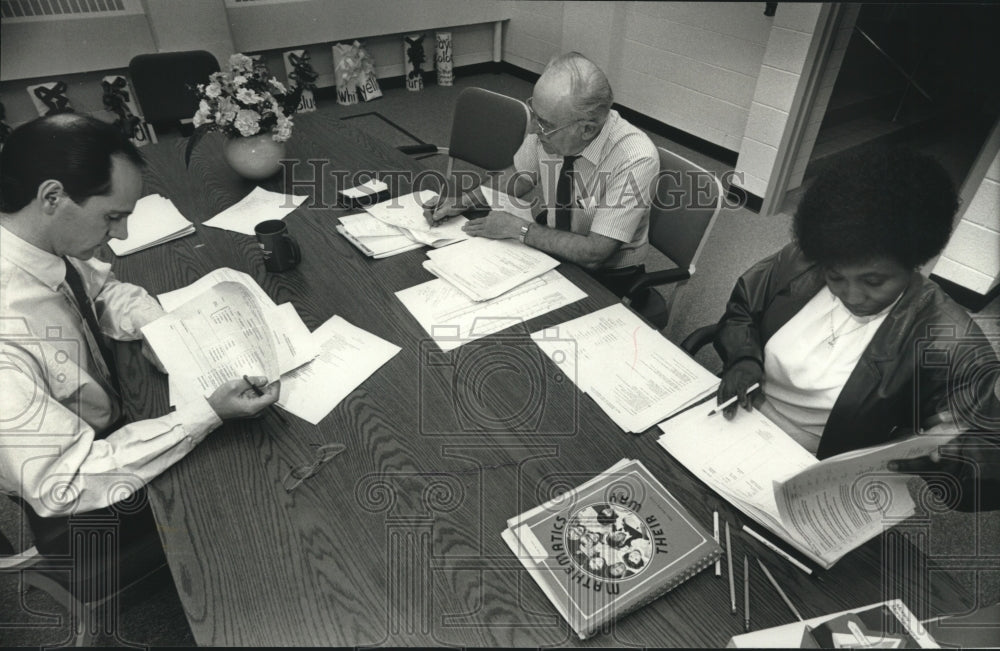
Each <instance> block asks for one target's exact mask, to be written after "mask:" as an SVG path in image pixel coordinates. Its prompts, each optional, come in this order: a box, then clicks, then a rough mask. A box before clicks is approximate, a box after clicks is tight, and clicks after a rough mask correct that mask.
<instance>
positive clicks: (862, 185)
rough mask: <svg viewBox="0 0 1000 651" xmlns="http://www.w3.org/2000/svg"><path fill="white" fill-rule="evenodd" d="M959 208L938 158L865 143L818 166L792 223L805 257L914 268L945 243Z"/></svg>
mask: <svg viewBox="0 0 1000 651" xmlns="http://www.w3.org/2000/svg"><path fill="white" fill-rule="evenodd" d="M957 208H958V197H957V196H956V194H955V186H954V184H953V183H952V181H951V178H950V177H949V176H948V173H947V172H946V171H945V170H944V168H943V167H941V165H940V164H939V163H938V162H937V161H935V160H934V159H933V158H931V157H929V156H927V155H925V154H921V153H919V152H916V151H914V150H912V149H908V148H904V147H885V146H880V147H867V148H864V149H862V150H860V151H857V152H849V153H847V154H843V155H840V156H838V157H837V158H836V159H834V160H833V161H831V162H830V163H829V165H828V166H827V167H826V168H825V169H824V170H823V171H822V172H820V174H819V176H818V177H817V178H816V180H815V181H814V182H813V184H812V185H811V186H810V187H809V189H808V190H806V193H805V195H804V196H803V197H802V201H801V203H800V204H799V208H798V210H797V211H796V213H795V220H794V223H793V229H794V232H795V238H796V240H797V241H798V244H799V247H800V248H801V249H802V252H803V253H804V254H805V256H806V257H807V258H809V259H811V260H813V261H814V262H817V263H819V264H821V265H824V266H836V265H844V264H859V263H866V262H870V261H872V260H875V259H878V258H889V259H892V260H895V261H896V262H898V263H899V264H901V265H902V266H904V267H906V268H907V269H915V268H917V267H918V266H920V265H922V264H923V263H925V262H927V261H928V260H930V259H931V258H933V257H934V256H935V255H937V254H938V253H940V252H941V250H942V249H943V248H944V245H945V244H947V243H948V238H949V237H950V235H951V227H952V221H953V219H954V216H955V211H956V210H957Z"/></svg>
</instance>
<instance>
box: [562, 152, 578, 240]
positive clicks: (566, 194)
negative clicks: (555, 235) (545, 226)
mask: <svg viewBox="0 0 1000 651" xmlns="http://www.w3.org/2000/svg"><path fill="white" fill-rule="evenodd" d="M577 158H579V156H566V157H565V158H563V165H562V169H561V170H559V180H558V181H557V182H556V228H557V229H558V230H561V231H568V230H570V226H571V225H572V222H573V163H574V162H575V161H576V159H577Z"/></svg>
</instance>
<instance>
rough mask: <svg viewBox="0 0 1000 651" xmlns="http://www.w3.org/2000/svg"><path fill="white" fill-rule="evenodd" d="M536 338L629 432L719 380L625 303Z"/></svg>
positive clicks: (661, 416)
mask: <svg viewBox="0 0 1000 651" xmlns="http://www.w3.org/2000/svg"><path fill="white" fill-rule="evenodd" d="M532 338H533V339H534V340H535V342H536V343H537V344H538V346H539V348H541V349H542V351H543V352H545V354H547V355H548V356H549V357H550V358H551V359H552V361H553V362H555V363H556V364H557V365H558V366H559V367H560V368H561V369H562V370H563V372H564V373H565V374H566V375H567V376H568V377H570V378H576V381H577V386H579V387H580V389H581V390H582V391H584V392H585V393H586V394H588V395H589V396H591V398H593V399H594V401H595V402H596V403H597V404H598V405H599V406H600V407H601V408H602V409H603V410H604V411H605V413H607V414H608V416H609V417H610V418H611V419H612V420H613V421H615V423H616V424H617V425H618V426H619V427H621V428H622V429H623V430H625V431H626V432H636V433H638V432H643V431H645V430H647V429H649V428H650V427H652V426H653V425H655V424H656V423H658V422H660V421H661V420H663V419H664V418H667V417H668V416H670V415H671V414H672V413H675V412H676V411H677V410H679V409H683V408H684V407H686V406H688V405H690V404H693V403H694V402H696V401H698V400H699V399H701V398H704V397H705V396H707V395H710V394H711V393H712V392H713V391H715V390H716V387H717V386H718V383H719V379H718V378H717V377H715V376H714V375H713V374H712V373H710V372H709V371H708V370H707V369H705V368H703V367H702V366H701V365H700V364H698V363H697V362H696V361H694V360H693V359H691V358H690V357H689V356H688V355H687V354H686V353H684V351H682V350H681V349H680V348H678V347H677V346H676V345H674V344H673V343H671V342H670V341H668V340H667V339H666V338H665V337H663V336H662V335H660V333H659V332H657V331H656V330H654V329H653V328H651V327H649V326H648V325H647V324H646V323H645V322H644V321H642V319H640V318H639V317H638V316H636V315H635V314H634V313H633V312H632V311H631V310H629V309H628V308H627V307H625V306H624V305H622V304H620V303H616V304H615V305H611V306H609V307H606V308H604V309H602V310H598V311H597V312H592V313H590V314H587V315H584V316H582V317H579V318H576V319H573V320H572V321H567V322H566V323H563V324H560V325H559V326H557V327H555V328H549V329H547V330H543V331H540V332H536V333H534V334H532Z"/></svg>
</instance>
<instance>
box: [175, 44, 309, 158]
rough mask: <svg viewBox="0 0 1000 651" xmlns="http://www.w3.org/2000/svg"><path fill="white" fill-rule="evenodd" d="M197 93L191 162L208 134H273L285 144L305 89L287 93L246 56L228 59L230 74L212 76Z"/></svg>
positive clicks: (276, 140)
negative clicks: (194, 151)
mask: <svg viewBox="0 0 1000 651" xmlns="http://www.w3.org/2000/svg"><path fill="white" fill-rule="evenodd" d="M196 90H197V94H198V97H199V102H198V111H197V112H196V113H195V114H194V127H195V130H194V133H192V135H191V138H190V140H189V141H188V151H187V157H188V158H190V155H191V150H192V149H193V148H194V145H195V144H196V143H197V142H198V140H200V139H201V137H202V136H203V135H204V134H205V133H207V132H209V131H221V132H222V133H224V134H225V135H226V136H228V137H230V138H239V137H249V136H255V135H257V134H261V133H267V132H268V131H270V132H271V138H272V139H273V140H274V141H275V142H285V141H286V140H288V139H289V138H290V137H291V136H292V119H291V115H292V114H293V113H295V110H296V108H297V107H298V105H299V98H300V96H301V94H302V88H293V89H291V90H289V89H286V88H285V86H284V85H283V84H282V83H281V82H280V81H278V80H277V79H275V78H274V77H272V76H270V73H268V71H267V69H266V68H264V67H261V66H259V65H255V64H254V61H253V59H251V58H250V57H248V56H246V55H245V54H234V55H232V56H231V57H229V70H224V71H221V72H213V73H212V74H211V75H209V78H208V83H207V84H198V86H197V89H196Z"/></svg>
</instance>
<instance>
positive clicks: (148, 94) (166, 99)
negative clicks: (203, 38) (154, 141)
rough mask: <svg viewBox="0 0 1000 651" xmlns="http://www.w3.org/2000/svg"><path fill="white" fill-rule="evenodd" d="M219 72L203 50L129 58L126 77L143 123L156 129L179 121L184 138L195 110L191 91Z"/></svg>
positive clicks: (213, 61) (213, 57) (195, 101)
mask: <svg viewBox="0 0 1000 651" xmlns="http://www.w3.org/2000/svg"><path fill="white" fill-rule="evenodd" d="M219 69H220V68H219V62H218V61H217V60H216V58H215V56H214V55H213V54H212V53H211V52H206V51H205V50H190V51H185V52H157V53H155V54H139V55H136V56H134V57H132V60H131V61H130V62H129V64H128V75H129V80H130V81H131V82H132V89H133V90H134V91H135V95H136V99H137V100H138V101H139V106H140V108H141V109H142V114H143V117H145V118H146V121H147V122H149V123H151V124H152V125H153V127H154V128H156V129H157V130H160V129H170V128H175V127H176V126H177V123H178V122H180V123H182V126H181V132H182V133H184V134H185V135H188V134H189V133H190V131H191V130H192V128H193V127H191V125H190V122H191V118H192V117H193V116H194V114H195V112H197V110H198V96H197V94H196V93H195V92H194V90H193V88H194V86H195V85H197V84H204V83H208V76H209V75H210V74H212V73H213V72H218V71H219Z"/></svg>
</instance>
